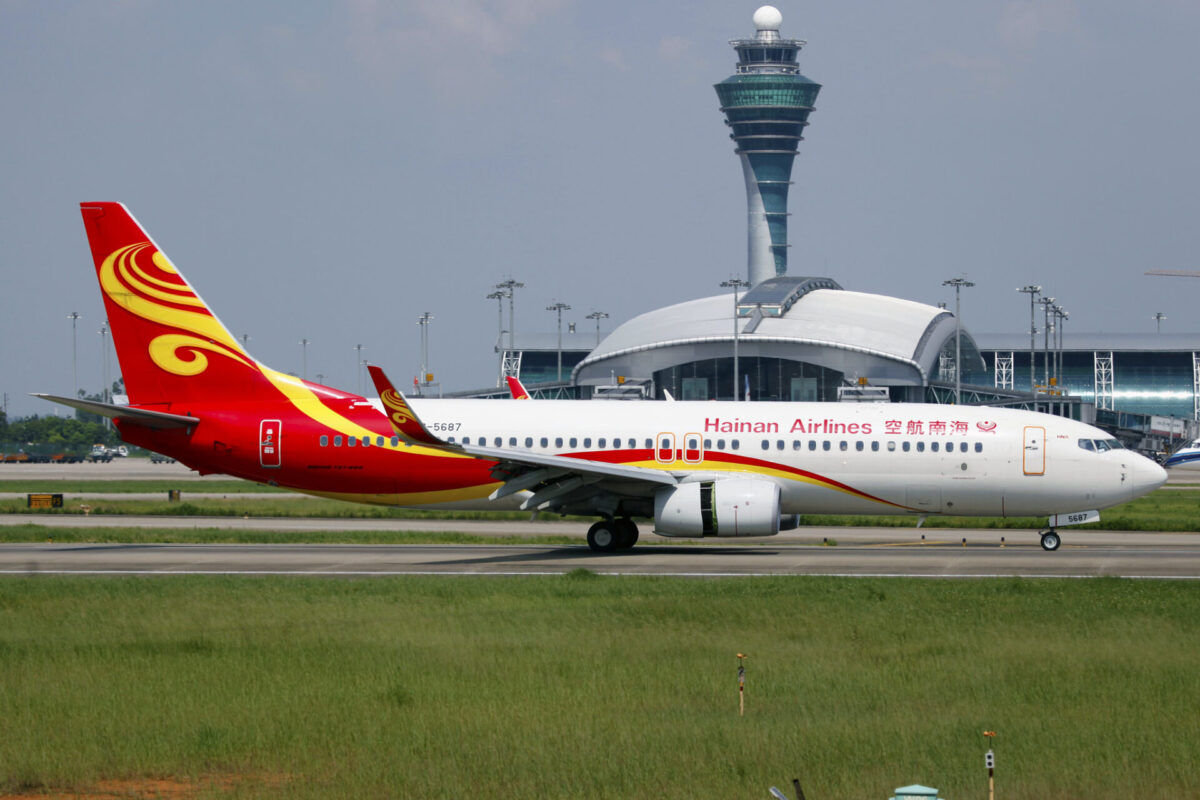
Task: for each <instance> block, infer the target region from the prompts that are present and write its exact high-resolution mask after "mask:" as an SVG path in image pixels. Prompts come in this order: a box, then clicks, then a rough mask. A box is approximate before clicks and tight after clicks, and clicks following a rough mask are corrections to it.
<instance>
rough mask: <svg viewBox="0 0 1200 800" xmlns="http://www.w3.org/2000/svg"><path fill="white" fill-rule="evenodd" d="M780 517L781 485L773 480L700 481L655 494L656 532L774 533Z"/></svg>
mask: <svg viewBox="0 0 1200 800" xmlns="http://www.w3.org/2000/svg"><path fill="white" fill-rule="evenodd" d="M779 521H780V520H779V485H778V484H776V483H774V482H772V481H764V480H756V479H754V478H725V479H722V480H717V481H697V482H695V483H681V484H679V485H678V486H667V487H664V488H662V489H659V490H658V492H657V493H656V494H655V495H654V532H655V533H657V534H659V535H660V536H696V537H699V536H774V535H775V534H777V533H779Z"/></svg>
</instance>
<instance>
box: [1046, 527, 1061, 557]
mask: <svg viewBox="0 0 1200 800" xmlns="http://www.w3.org/2000/svg"><path fill="white" fill-rule="evenodd" d="M1060 544H1062V539H1060V538H1059V536H1058V531H1056V530H1054V529H1053V528H1051V529H1050V530H1048V531H1042V549H1043V550H1045V551H1046V552H1049V553H1052V552H1054V551H1055V550H1057V549H1058V546H1059V545H1060Z"/></svg>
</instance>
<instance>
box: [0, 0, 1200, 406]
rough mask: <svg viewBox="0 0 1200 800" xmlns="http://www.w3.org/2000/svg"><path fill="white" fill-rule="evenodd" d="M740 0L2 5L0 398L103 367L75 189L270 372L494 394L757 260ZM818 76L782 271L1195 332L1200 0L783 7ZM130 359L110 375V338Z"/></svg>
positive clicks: (60, 384) (747, 20) (788, 29)
mask: <svg viewBox="0 0 1200 800" xmlns="http://www.w3.org/2000/svg"><path fill="white" fill-rule="evenodd" d="M758 5H759V4H758V3H756V2H746V3H737V2H730V0H690V1H689V2H681V1H676V2H655V0H642V1H641V2H636V3H634V2H625V1H624V0H614V1H613V2H603V3H601V2H594V1H593V2H582V0H397V1H396V2H382V1H381V0H329V2H315V1H314V2H304V1H302V0H287V2H244V0H237V1H236V2H203V3H184V2H165V1H162V2H159V1H156V0H124V1H123V2H102V1H100V0H88V1H87V2H66V1H63V2H43V1H42V0H36V1H31V2H15V1H14V0H0V113H2V117H0V118H2V119H3V122H2V124H0V187H2V190H0V204H2V205H0V298H2V299H0V342H2V347H0V391H3V392H6V393H7V394H8V402H9V410H10V413H11V414H13V415H14V416H21V415H25V414H30V413H53V406H51V405H49V404H46V403H43V402H42V401H39V400H36V399H33V398H29V397H28V396H27V395H28V393H29V392H34V391H49V392H58V393H63V394H69V393H70V392H71V388H72V370H71V352H72V339H71V322H70V321H69V320H68V319H67V315H68V314H70V313H71V312H72V311H78V312H79V313H80V314H81V315H82V318H81V319H80V320H79V328H78V354H79V356H78V360H79V368H78V370H79V383H80V386H81V388H84V389H88V390H89V391H95V390H98V388H99V386H100V384H101V340H100V336H99V335H98V333H97V331H98V329H99V327H100V325H101V323H102V321H103V306H102V304H101V301H100V295H99V290H98V288H97V286H96V281H95V276H94V268H93V265H92V262H91V257H90V253H89V251H88V247H87V240H86V237H85V234H84V230H83V226H82V224H81V222H80V216H79V211H78V203H79V202H80V201H97V200H117V201H121V202H123V203H125V204H126V205H128V206H129V208H130V209H131V210H132V211H133V213H134V214H135V215H136V216H137V217H138V219H139V220H140V221H141V222H142V223H143V224H144V225H145V226H146V227H147V228H148V229H149V232H150V234H151V235H152V236H153V237H154V238H155V240H156V241H157V242H158V244H159V245H160V246H161V247H162V248H163V250H164V251H165V252H166V253H167V254H168V256H169V257H170V258H171V259H172V261H174V263H175V264H176V265H177V266H178V267H179V268H180V270H181V271H182V272H183V273H184V274H185V275H186V276H187V277H188V279H189V281H190V282H191V283H192V285H193V286H194V287H195V288H196V289H197V291H198V292H200V294H201V295H202V296H203V297H204V298H205V300H207V301H208V303H209V304H210V305H211V306H212V307H213V308H214V310H215V312H216V313H217V314H218V316H220V317H221V319H222V320H223V321H224V322H225V323H226V324H227V325H228V326H229V327H230V328H231V329H232V331H233V332H234V334H235V335H238V336H240V335H242V334H244V333H245V334H249V335H250V342H249V349H250V350H251V352H252V353H253V354H254V355H255V356H256V357H257V358H259V359H260V360H263V361H265V362H266V363H268V364H270V365H271V366H273V367H275V368H276V369H280V370H283V371H292V372H299V371H300V370H301V347H300V344H299V342H300V340H301V339H302V338H308V339H310V340H311V341H312V344H310V345H309V346H308V373H309V377H313V376H315V375H316V374H317V373H321V374H323V375H324V376H325V380H326V382H328V383H332V384H334V385H337V386H341V387H343V388H348V389H356V388H357V385H358V378H357V376H356V374H355V351H354V349H353V348H354V345H355V344H358V343H361V344H363V345H364V347H365V350H364V356H365V357H366V358H368V359H370V360H371V361H373V362H375V363H379V364H381V365H382V366H383V367H384V368H385V369H387V370H389V371H390V372H391V373H392V374H393V377H394V378H395V380H396V382H397V383H398V384H401V385H403V384H404V383H405V382H407V381H411V378H412V376H413V375H414V374H415V373H416V371H417V369H418V367H419V364H420V355H421V354H420V335H419V328H418V326H417V325H416V320H417V318H418V316H420V314H421V313H422V312H424V311H429V312H431V313H432V314H433V315H434V317H435V319H434V322H433V323H432V325H431V327H430V362H431V364H430V367H431V369H432V370H433V371H434V372H435V373H436V375H437V377H438V379H439V380H440V381H441V382H442V383H443V385H444V386H445V387H446V388H447V389H465V388H473V387H479V386H487V385H490V384H493V383H494V381H495V375H496V360H495V358H496V357H495V354H494V353H493V350H492V346H493V344H494V342H495V338H496V329H497V319H496V305H495V301H493V300H487V299H486V297H485V296H486V295H487V294H488V292H489V291H491V289H492V285H493V284H495V283H496V282H498V281H500V280H502V279H504V278H506V277H508V276H512V277H515V278H516V279H518V280H520V281H523V282H524V283H525V284H526V288H525V289H523V290H521V291H520V292H519V293H518V295H517V300H516V304H517V329H518V331H520V330H535V329H540V330H544V331H552V330H553V328H554V315H553V313H551V312H548V311H545V310H543V309H544V308H545V306H547V305H549V304H550V303H551V302H553V301H556V300H561V301H563V302H566V303H569V304H570V305H571V306H572V307H573V308H572V310H571V311H569V312H567V313H566V315H565V317H564V321H567V320H573V321H578V322H579V323H580V329H581V330H594V328H592V327H591V323H590V322H588V321H587V320H585V319H584V317H585V316H586V315H587V314H588V313H589V312H591V311H593V310H602V311H606V312H608V313H609V314H611V318H610V319H609V320H607V321H606V322H607V323H618V322H620V321H623V320H626V319H628V318H630V317H632V316H634V315H636V314H639V313H641V312H644V311H647V310H649V309H652V308H655V307H657V306H660V305H666V304H669V303H674V302H678V301H682V300H687V299H692V298H696V297H702V296H706V295H709V294H715V293H717V292H718V291H720V290H719V289H717V284H718V283H720V281H722V280H725V279H727V278H728V277H729V276H730V275H731V274H739V275H743V276H744V274H745V270H746V198H745V191H744V188H743V183H742V175H741V168H740V166H739V164H738V160H737V157H736V156H735V155H734V152H733V144H732V142H731V141H730V140H729V139H728V138H727V137H728V132H727V129H726V127H725V125H724V124H723V123H722V118H721V114H720V113H719V111H718V103H717V99H716V95H715V93H714V92H713V89H712V84H714V83H716V82H718V81H720V80H722V79H724V78H725V77H727V76H728V75H729V74H731V73H732V71H733V68H734V62H735V54H734V52H733V50H732V49H731V48H730V47H729V45H728V40H729V39H731V38H735V37H745V36H751V35H753V32H754V28H753V25H752V24H751V16H752V14H753V12H754V10H755V8H756V7H757V6H758ZM777 6H778V7H779V9H780V11H781V12H782V13H783V26H782V34H783V35H784V36H786V37H794V38H800V39H806V40H807V41H808V45H807V46H806V47H805V48H804V50H803V51H801V54H800V63H801V67H802V70H803V72H804V74H805V75H807V76H808V77H809V78H811V79H813V80H815V81H817V82H819V83H821V84H823V86H824V88H823V89H822V90H821V94H820V97H819V98H818V101H817V110H816V111H815V112H814V113H813V114H812V115H811V117H810V120H809V121H810V123H811V125H810V126H809V128H808V129H807V136H806V140H805V141H804V142H802V143H801V145H800V156H799V158H797V160H796V165H795V168H794V170H793V174H792V178H793V180H794V181H795V185H794V186H793V188H792V203H791V211H792V217H791V222H790V231H789V236H790V241H791V243H792V248H791V252H790V272H791V274H794V275H806V274H811V275H827V276H829V277H832V278H834V279H836V280H837V281H839V282H840V283H841V284H842V285H843V286H844V287H846V288H848V289H854V290H859V291H867V292H878V293H882V294H890V295H895V296H898V297H904V298H909V299H913V300H919V301H922V302H927V303H937V302H939V301H950V303H951V305H953V294H952V293H951V292H950V291H949V290H947V289H945V288H943V287H942V286H941V282H942V281H943V280H945V279H947V278H952V277H956V276H966V277H967V278H968V279H970V280H972V281H974V282H975V283H976V284H977V286H976V287H975V288H973V289H970V290H966V292H965V293H964V297H963V300H964V304H963V320H964V324H965V325H966V326H967V327H968V328H969V329H970V330H973V331H977V332H1000V331H1010V332H1018V331H1024V330H1027V327H1028V324H1029V320H1028V298H1027V296H1025V295H1021V294H1018V293H1017V292H1015V291H1014V289H1015V287H1017V286H1020V285H1022V284H1026V283H1031V282H1033V283H1040V284H1043V285H1044V286H1045V287H1046V290H1047V291H1048V292H1049V293H1051V294H1053V295H1055V296H1057V297H1058V298H1059V300H1060V302H1061V303H1062V304H1063V305H1064V306H1065V307H1066V308H1067V309H1068V310H1069V311H1070V313H1071V320H1070V322H1069V324H1068V328H1067V330H1068V332H1070V331H1076V332H1085V331H1087V332H1095V331H1110V332H1147V331H1153V330H1154V324H1155V323H1154V321H1153V320H1152V319H1151V317H1152V316H1153V314H1154V313H1155V312H1158V311H1162V312H1164V313H1166V314H1167V317H1168V320H1167V322H1166V323H1164V327H1163V330H1164V332H1168V331H1169V332H1195V331H1197V330H1198V329H1200V325H1197V322H1196V309H1197V307H1198V306H1200V279H1182V278H1152V277H1146V276H1144V275H1143V272H1144V271H1145V270H1147V269H1183V270H1195V269H1200V263H1198V261H1200V259H1197V257H1196V253H1197V250H1198V249H1200V225H1198V224H1197V219H1196V217H1197V211H1198V209H1200V189H1198V187H1200V155H1198V153H1200V149H1198V148H1197V145H1196V137H1197V132H1198V131H1200V103H1197V101H1196V99H1197V97H1200V68H1197V65H1196V42H1197V40H1198V39H1200V3H1198V2H1196V0H1141V2H1137V3H1131V2H1128V0H1086V2H1085V0H1078V1H1074V0H1008V1H1006V0H993V1H991V2H962V0H905V1H904V2H899V1H896V0H893V1H892V2H880V1H879V0H839V1H838V2H825V3H811V2H806V3H788V2H782V3H778V4H777ZM113 370H114V372H115V361H114V367H113Z"/></svg>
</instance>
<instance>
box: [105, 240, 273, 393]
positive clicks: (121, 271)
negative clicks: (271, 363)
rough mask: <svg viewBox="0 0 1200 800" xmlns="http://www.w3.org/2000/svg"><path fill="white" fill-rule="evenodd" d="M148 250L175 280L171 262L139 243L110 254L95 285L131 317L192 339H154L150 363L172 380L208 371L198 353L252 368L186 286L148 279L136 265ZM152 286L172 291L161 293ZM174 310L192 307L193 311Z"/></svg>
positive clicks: (156, 264)
mask: <svg viewBox="0 0 1200 800" xmlns="http://www.w3.org/2000/svg"><path fill="white" fill-rule="evenodd" d="M147 250H153V254H152V255H151V258H150V261H151V262H152V263H153V264H154V267H155V268H156V269H158V270H159V271H160V272H161V273H162V274H163V275H165V276H177V275H178V273H177V272H176V271H175V269H174V267H173V266H172V265H171V263H170V261H168V260H167V258H166V257H165V256H162V255H161V254H160V253H159V252H158V251H157V250H154V249H153V245H151V244H150V243H149V242H139V243H138V244H132V245H127V246H125V247H122V248H119V249H117V250H114V251H113V252H112V253H110V254H109V256H108V257H107V258H105V259H104V262H103V263H102V264H101V265H100V286H101V288H102V289H103V290H104V294H105V296H106V297H108V299H109V300H111V301H112V302H113V303H115V304H116V305H118V306H120V307H121V308H124V309H125V310H127V311H129V312H130V313H132V314H134V315H136V316H139V317H141V318H142V319H146V320H149V321H151V322H155V323H157V324H159V325H165V326H167V327H170V328H176V329H178V330H181V331H186V332H187V334H191V335H185V334H181V333H171V334H163V335H161V336H157V337H155V338H154V339H153V340H152V341H151V342H150V345H149V348H148V350H149V354H150V358H151V359H152V360H153V361H154V363H155V364H156V365H158V366H159V367H160V368H162V369H164V370H166V371H167V372H170V373H172V374H174V375H183V376H192V375H199V374H200V373H202V372H204V371H205V370H206V369H208V358H207V357H205V356H204V354H203V353H201V352H200V351H201V350H207V351H209V352H212V353H216V354H217V355H221V356H224V357H226V358H230V359H233V360H234V361H237V362H239V363H241V364H243V365H245V366H247V367H250V368H252V369H253V368H254V363H253V361H251V360H250V358H249V357H247V356H246V354H245V353H244V352H243V351H242V348H241V347H240V346H239V345H238V343H237V341H236V340H234V339H233V337H231V336H230V335H229V333H228V331H226V330H225V328H224V327H223V326H222V325H221V323H220V322H218V321H217V320H216V318H215V317H213V316H212V314H211V313H210V312H209V311H208V309H207V308H206V307H205V306H204V303H203V301H202V300H200V298H199V297H197V296H196V294H195V292H193V291H192V289H191V287H190V286H188V285H187V283H186V282H183V283H175V284H172V283H171V282H170V281H169V280H164V279H162V278H157V277H155V276H153V275H151V274H150V273H148V272H147V270H146V269H145V267H144V266H143V265H142V264H139V263H138V257H139V256H140V255H142V254H143V253H145V252H146V251H147ZM143 260H144V259H143ZM151 284H155V285H157V286H167V287H170V286H173V287H174V288H173V289H172V290H171V291H163V290H161V289H158V288H155V286H154V285H151ZM179 306H192V307H194V308H196V309H197V310H195V311H193V310H188V309H185V308H179ZM181 349H182V350H186V353H187V356H188V357H186V358H184V357H181V356H180V355H179V353H178V351H179V350H181Z"/></svg>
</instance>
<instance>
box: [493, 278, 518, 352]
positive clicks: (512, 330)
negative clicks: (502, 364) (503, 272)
mask: <svg viewBox="0 0 1200 800" xmlns="http://www.w3.org/2000/svg"><path fill="white" fill-rule="evenodd" d="M495 288H496V289H500V290H502V291H505V292H507V293H508V349H509V351H510V352H512V351H515V350H516V349H517V348H516V339H517V324H516V321H515V320H514V318H513V295H515V294H516V290H517V289H524V288H525V284H523V283H521V282H520V281H516V280H513V279H512V278H509V279H508V280H506V281H501V282H500V283H497V284H496V286H495Z"/></svg>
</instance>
